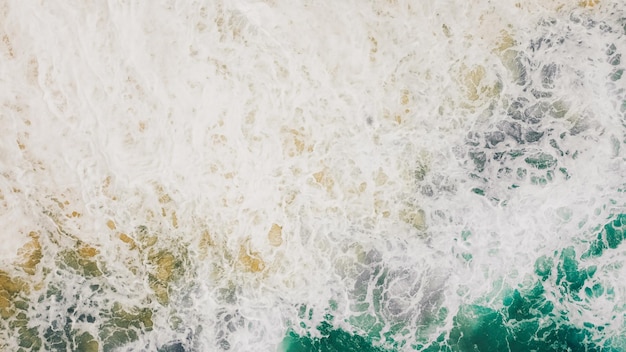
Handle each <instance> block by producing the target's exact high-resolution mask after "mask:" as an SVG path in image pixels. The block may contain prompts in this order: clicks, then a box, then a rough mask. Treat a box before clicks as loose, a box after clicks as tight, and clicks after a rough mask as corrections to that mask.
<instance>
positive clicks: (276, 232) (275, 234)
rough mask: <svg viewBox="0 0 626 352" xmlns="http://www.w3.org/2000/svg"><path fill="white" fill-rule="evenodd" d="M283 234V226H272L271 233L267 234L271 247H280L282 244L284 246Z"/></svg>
mask: <svg viewBox="0 0 626 352" xmlns="http://www.w3.org/2000/svg"><path fill="white" fill-rule="evenodd" d="M282 233H283V228H282V227H281V226H278V225H276V224H272V227H271V228H270V231H269V233H268V234H267V238H268V239H269V241H270V245H272V246H274V247H278V246H280V245H281V244H283V237H282Z"/></svg>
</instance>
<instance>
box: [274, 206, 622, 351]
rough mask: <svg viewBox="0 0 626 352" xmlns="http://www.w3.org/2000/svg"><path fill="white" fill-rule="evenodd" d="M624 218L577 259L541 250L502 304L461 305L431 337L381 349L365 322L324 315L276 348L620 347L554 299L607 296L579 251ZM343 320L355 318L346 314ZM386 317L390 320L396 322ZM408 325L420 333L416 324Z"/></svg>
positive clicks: (612, 242)
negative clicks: (341, 323)
mask: <svg viewBox="0 0 626 352" xmlns="http://www.w3.org/2000/svg"><path fill="white" fill-rule="evenodd" d="M625 224H626V214H620V215H618V216H616V217H615V218H614V219H612V220H611V221H610V222H609V223H607V224H606V225H605V226H603V227H602V230H601V231H600V233H599V234H598V236H597V240H596V241H594V242H592V243H591V244H590V249H589V251H587V252H585V253H584V254H583V255H582V256H580V258H579V256H578V255H577V253H576V250H575V249H574V247H566V248H564V249H562V250H561V251H558V252H556V253H554V254H553V255H552V256H547V255H544V256H541V257H539V258H538V259H537V260H536V262H535V263H534V272H535V275H536V278H535V280H534V283H533V284H532V285H530V286H529V287H526V288H515V289H514V288H506V287H505V288H504V291H503V292H504V294H501V295H499V296H498V297H500V298H499V300H500V301H499V302H500V303H496V304H495V305H491V304H488V303H484V302H481V303H474V304H462V305H461V306H460V307H459V309H458V311H457V313H456V315H455V316H454V317H453V318H452V328H451V329H450V330H449V331H448V332H444V333H441V334H440V335H439V336H438V337H437V338H436V339H435V340H434V341H430V342H422V343H417V344H414V345H410V346H409V345H408V344H396V345H393V344H392V345H386V346H385V347H386V349H385V347H380V346H377V345H376V344H377V343H378V342H379V339H378V338H377V337H378V336H379V334H371V333H368V332H367V331H365V330H363V329H361V330H359V331H365V333H364V335H359V334H358V333H356V332H348V331H345V330H342V329H341V328H338V327H336V326H333V317H332V316H331V315H329V314H327V315H326V319H325V320H324V322H322V323H321V324H320V325H319V326H318V327H317V331H319V333H320V337H312V336H311V334H309V333H307V334H305V335H299V334H297V333H296V332H294V331H293V330H291V329H290V330H289V331H288V332H287V335H286V337H285V338H284V340H283V342H282V345H281V351H285V352H312V351H316V352H327V351H365V352H384V351H407V350H412V351H424V352H466V351H477V352H478V351H479V352H500V351H511V352H526V351H542V352H543V351H546V352H561V351H571V352H577V351H587V352H618V351H624V350H625V349H626V339H624V338H622V337H620V336H606V334H605V332H606V330H607V328H608V327H609V326H610V324H611V322H610V321H606V322H605V323H604V325H602V324H597V323H595V324H594V323H592V322H589V321H586V322H584V323H582V325H580V324H575V323H573V322H572V319H571V318H572V316H573V314H574V313H575V312H572V311H568V310H567V309H565V308H563V307H564V306H562V305H560V304H561V303H563V302H564V301H568V302H573V303H575V304H583V303H584V302H585V301H588V300H593V299H596V298H599V297H605V298H608V299H609V300H610V299H611V296H612V292H611V291H612V289H611V288H610V287H605V286H604V285H603V284H602V283H600V282H598V281H597V280H596V278H595V276H597V268H596V266H595V265H585V258H589V257H591V256H599V255H601V254H602V253H603V252H605V251H606V250H610V249H612V248H616V247H617V246H618V245H619V244H620V243H622V242H623V239H624V237H625V234H624V228H625V227H626V226H625ZM463 236H469V233H463ZM548 287H552V288H557V291H558V292H559V294H557V296H554V292H552V291H550V292H551V294H548V290H547V288H548ZM559 295H560V296H559ZM487 301H489V300H487ZM496 302H498V300H496ZM557 305H558V306H557ZM581 307H582V306H581ZM444 318H445V317H441V318H440V319H435V320H433V321H431V323H432V324H433V325H437V326H441V325H442V322H443V320H444ZM347 322H350V323H353V322H354V321H353V320H351V319H348V320H347ZM372 323H374V322H372ZM386 323H388V324H390V325H391V326H393V324H394V322H386ZM357 325H358V324H357ZM361 325H362V324H361ZM303 327H304V326H303ZM414 328H415V327H414ZM414 330H415V331H416V333H417V335H420V332H419V331H418V330H416V329H414ZM429 331H434V330H432V329H431V330H429ZM416 337H417V339H418V341H422V340H424V339H426V336H421V337H420V336H416ZM385 338H386V341H388V342H389V341H393V338H394V336H392V335H390V336H387V335H386V334H385ZM424 341H425V340H424ZM388 346H392V347H388Z"/></svg>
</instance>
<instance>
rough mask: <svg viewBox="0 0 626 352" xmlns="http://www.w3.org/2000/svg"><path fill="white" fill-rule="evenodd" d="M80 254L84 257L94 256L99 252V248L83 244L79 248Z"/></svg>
mask: <svg viewBox="0 0 626 352" xmlns="http://www.w3.org/2000/svg"><path fill="white" fill-rule="evenodd" d="M78 254H79V255H80V256H81V257H83V258H93V257H95V256H96V255H97V254H98V250H97V249H95V248H93V247H91V246H87V245H84V246H81V247H80V248H78Z"/></svg>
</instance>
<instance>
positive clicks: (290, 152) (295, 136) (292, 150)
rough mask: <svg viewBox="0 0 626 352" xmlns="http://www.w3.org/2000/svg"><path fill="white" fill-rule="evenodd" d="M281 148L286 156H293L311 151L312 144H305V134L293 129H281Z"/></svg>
mask: <svg viewBox="0 0 626 352" xmlns="http://www.w3.org/2000/svg"><path fill="white" fill-rule="evenodd" d="M281 132H282V136H283V149H284V151H285V153H286V154H287V156H290V157H294V156H297V155H302V154H303V153H304V152H309V153H310V152H312V151H313V146H312V145H307V143H306V136H305V135H304V134H302V132H299V131H297V130H295V129H285V128H283V129H282V131H281Z"/></svg>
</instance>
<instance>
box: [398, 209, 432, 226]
mask: <svg viewBox="0 0 626 352" xmlns="http://www.w3.org/2000/svg"><path fill="white" fill-rule="evenodd" d="M400 220H402V221H404V222H406V223H407V224H409V225H411V226H413V227H415V228H416V229H418V230H420V231H423V230H425V229H426V214H425V213H424V211H423V210H421V209H404V210H402V211H401V212H400Z"/></svg>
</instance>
